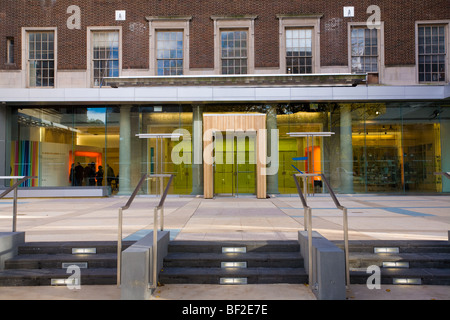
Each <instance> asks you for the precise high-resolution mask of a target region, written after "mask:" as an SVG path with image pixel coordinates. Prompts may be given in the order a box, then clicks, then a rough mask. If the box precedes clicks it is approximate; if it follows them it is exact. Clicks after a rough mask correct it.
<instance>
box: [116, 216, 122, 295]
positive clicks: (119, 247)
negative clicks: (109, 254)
mask: <svg viewBox="0 0 450 320" xmlns="http://www.w3.org/2000/svg"><path fill="white" fill-rule="evenodd" d="M122 220H123V210H122V208H119V227H118V235H117V286H118V287H120V284H121V280H122V279H121V275H122V272H121V270H122Z"/></svg>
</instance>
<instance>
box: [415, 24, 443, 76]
mask: <svg viewBox="0 0 450 320" xmlns="http://www.w3.org/2000/svg"><path fill="white" fill-rule="evenodd" d="M418 36H419V39H418V54H419V82H444V81H445V60H446V57H445V51H446V48H445V26H443V25H433V26H419V27H418Z"/></svg>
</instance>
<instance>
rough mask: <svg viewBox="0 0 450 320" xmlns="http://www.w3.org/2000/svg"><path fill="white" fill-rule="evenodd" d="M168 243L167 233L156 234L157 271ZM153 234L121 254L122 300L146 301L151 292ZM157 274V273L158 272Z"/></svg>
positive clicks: (168, 233)
mask: <svg viewBox="0 0 450 320" xmlns="http://www.w3.org/2000/svg"><path fill="white" fill-rule="evenodd" d="M169 241H170V232H169V231H159V232H158V244H157V245H158V257H157V259H158V271H159V270H161V268H162V265H163V259H164V257H165V256H166V255H167V252H168V248H169ZM152 274H153V232H150V233H149V234H148V235H146V236H145V237H144V238H142V239H141V240H139V241H137V242H136V243H135V244H133V245H132V246H130V247H128V248H127V249H126V250H125V251H123V253H122V277H121V299H122V300H147V299H150V297H151V295H152V293H153V290H152V289H151V288H150V285H151V284H152V280H153V279H152ZM158 274H159V272H158Z"/></svg>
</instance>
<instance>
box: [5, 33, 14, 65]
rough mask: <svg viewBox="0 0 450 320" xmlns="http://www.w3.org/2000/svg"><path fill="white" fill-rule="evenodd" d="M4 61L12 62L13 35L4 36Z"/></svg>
mask: <svg viewBox="0 0 450 320" xmlns="http://www.w3.org/2000/svg"><path fill="white" fill-rule="evenodd" d="M6 63H8V64H13V63H14V38H13V37H7V38H6Z"/></svg>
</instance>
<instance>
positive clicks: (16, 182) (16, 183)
mask: <svg viewBox="0 0 450 320" xmlns="http://www.w3.org/2000/svg"><path fill="white" fill-rule="evenodd" d="M36 178H37V177H35V176H1V177H0V180H13V181H14V184H13V185H12V186H10V187H9V188H8V189H6V190H5V191H4V192H3V193H2V194H0V199H1V198H3V197H5V196H6V195H7V194H8V193H10V192H11V191H13V190H14V198H13V223H12V232H16V230H17V194H18V190H17V189H18V187H19V186H20V185H21V184H22V183H24V182H25V181H27V180H28V179H36ZM18 179H19V180H18Z"/></svg>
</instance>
